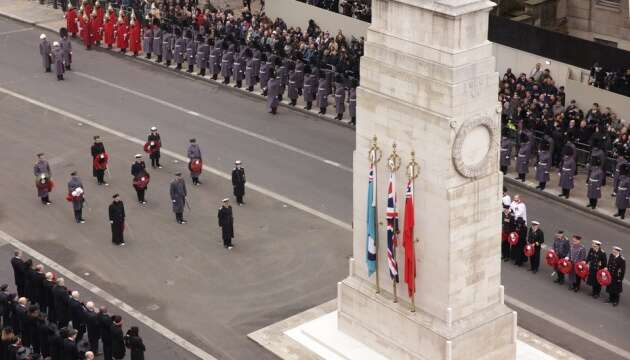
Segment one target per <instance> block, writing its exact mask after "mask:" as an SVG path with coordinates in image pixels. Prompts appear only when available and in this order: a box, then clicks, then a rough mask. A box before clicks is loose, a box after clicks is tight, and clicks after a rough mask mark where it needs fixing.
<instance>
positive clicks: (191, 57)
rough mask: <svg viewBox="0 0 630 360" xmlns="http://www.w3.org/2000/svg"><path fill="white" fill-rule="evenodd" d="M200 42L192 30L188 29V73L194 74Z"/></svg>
mask: <svg viewBox="0 0 630 360" xmlns="http://www.w3.org/2000/svg"><path fill="white" fill-rule="evenodd" d="M198 46H199V42H198V41H197V39H195V38H193V33H192V31H190V30H188V32H187V34H186V63H188V70H186V72H187V73H189V74H192V72H193V70H194V67H195V61H196V60H195V56H196V55H197V47H198Z"/></svg>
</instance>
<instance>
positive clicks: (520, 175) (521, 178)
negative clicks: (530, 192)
mask: <svg viewBox="0 0 630 360" xmlns="http://www.w3.org/2000/svg"><path fill="white" fill-rule="evenodd" d="M518 179H519V180H521V181H525V174H524V173H523V174H521V173H519V174H518Z"/></svg>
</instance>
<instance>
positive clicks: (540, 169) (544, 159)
mask: <svg viewBox="0 0 630 360" xmlns="http://www.w3.org/2000/svg"><path fill="white" fill-rule="evenodd" d="M502 161H503V160H502ZM550 168H551V154H550V152H549V142H548V141H547V140H543V142H542V144H540V150H538V162H537V163H536V181H538V186H536V189H540V190H545V187H546V186H547V182H548V181H549V169H550Z"/></svg>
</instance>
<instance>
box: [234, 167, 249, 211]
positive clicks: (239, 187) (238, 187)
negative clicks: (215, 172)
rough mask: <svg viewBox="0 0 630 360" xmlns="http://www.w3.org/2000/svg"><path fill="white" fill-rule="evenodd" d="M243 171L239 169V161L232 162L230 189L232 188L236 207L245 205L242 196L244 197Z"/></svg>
mask: <svg viewBox="0 0 630 360" xmlns="http://www.w3.org/2000/svg"><path fill="white" fill-rule="evenodd" d="M245 182H246V180H245V169H243V168H242V167H241V161H240V160H236V161H235V162H234V170H232V187H233V188H234V196H235V197H236V203H237V204H238V206H242V205H243V204H245V203H244V202H243V196H245Z"/></svg>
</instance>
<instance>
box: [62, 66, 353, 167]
mask: <svg viewBox="0 0 630 360" xmlns="http://www.w3.org/2000/svg"><path fill="white" fill-rule="evenodd" d="M73 74H75V75H78V76H81V77H84V78H86V79H90V80H93V81H96V82H99V83H101V84H104V85H107V86H110V87H113V88H115V89H118V90H120V91H124V92H126V93H129V94H133V95H135V96H138V97H141V98H143V99H146V100H150V101H153V102H155V103H158V104H160V105H163V106H166V107H168V108H171V109H174V110H177V111H181V112H183V113H186V114H189V115H193V116H196V117H199V118H200V119H204V120H206V121H208V122H211V123H213V124H215V125H219V126H223V127H225V128H228V129H230V130H234V131H236V132H239V133H241V134H244V135H247V136H251V137H253V138H256V139H258V140H261V141H264V142H267V143H269V144H273V145H276V146H278V147H281V148H283V149H286V150H289V151H293V152H295V153H298V154H300V155H304V156H306V157H309V158H311V159H315V160H318V161H321V162H323V163H325V164H328V165H333V166H335V167H336V168H339V169H342V170H345V171H347V172H352V168H351V167H347V166H343V165H341V164H338V163H336V162H334V161H331V160H328V159H326V158H324V157H321V156H319V155H316V154H313V153H311V152H308V151H306V150H302V149H300V148H298V147H295V146H293V145H289V144H287V143H283V142H281V141H278V140H276V139H272V138H270V137H268V136H265V135H261V134H258V133H255V132H253V131H250V130H247V129H244V128H242V127H238V126H235V125H232V124H229V123H226V122H224V121H221V120H217V119H215V118H213V117H211V116H208V115H204V114H200V113H198V112H196V111H193V110H190V109H186V108H184V107H181V106H179V105H176V104H173V103H170V102H168V101H165V100H162V99H158V98H156V97H153V96H151V95H147V94H145V93H142V92H139V91H136V90H133V89H129V88H127V87H124V86H121V85H118V84H114V83H112V82H109V81H107V80H103V79H101V78H98V77H95V76H92V75H89V74H85V73H82V72H73ZM334 164H337V165H334Z"/></svg>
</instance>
